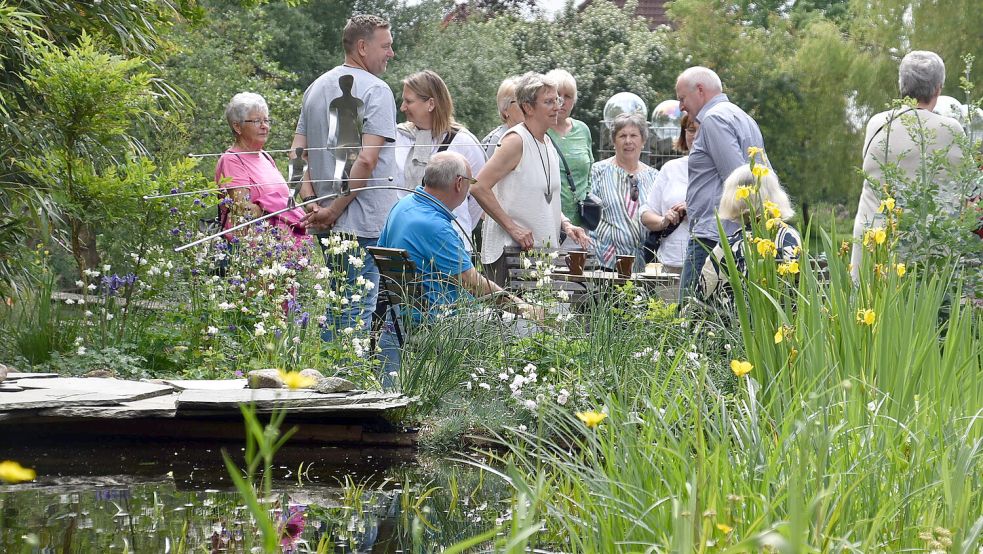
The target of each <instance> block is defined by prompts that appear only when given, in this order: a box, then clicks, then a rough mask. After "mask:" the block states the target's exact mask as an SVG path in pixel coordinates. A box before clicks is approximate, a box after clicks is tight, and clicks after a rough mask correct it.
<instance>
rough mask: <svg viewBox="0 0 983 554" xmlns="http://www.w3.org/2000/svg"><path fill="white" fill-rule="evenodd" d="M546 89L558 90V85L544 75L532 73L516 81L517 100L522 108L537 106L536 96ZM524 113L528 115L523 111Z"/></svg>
mask: <svg viewBox="0 0 983 554" xmlns="http://www.w3.org/2000/svg"><path fill="white" fill-rule="evenodd" d="M544 88H551V89H553V90H556V83H554V82H553V81H551V80H549V79H547V78H546V75H543V74H542V73H536V72H535V71H530V72H529V73H525V74H523V75H521V76H519V78H518V79H516V80H515V100H516V102H518V103H519V107H520V108H521V107H522V105H523V104H536V95H538V94H539V91H540V90H542V89H544ZM522 113H526V111H525V110H522Z"/></svg>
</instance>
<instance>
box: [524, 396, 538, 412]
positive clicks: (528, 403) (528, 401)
mask: <svg viewBox="0 0 983 554" xmlns="http://www.w3.org/2000/svg"><path fill="white" fill-rule="evenodd" d="M522 405H523V406H525V407H526V409H529V410H535V409H536V401H535V400H532V399H531V398H527V399H526V400H525V401H524V402H523V403H522Z"/></svg>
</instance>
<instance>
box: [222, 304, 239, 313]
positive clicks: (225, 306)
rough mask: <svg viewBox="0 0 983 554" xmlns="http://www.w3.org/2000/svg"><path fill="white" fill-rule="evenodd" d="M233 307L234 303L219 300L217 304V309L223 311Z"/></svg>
mask: <svg viewBox="0 0 983 554" xmlns="http://www.w3.org/2000/svg"><path fill="white" fill-rule="evenodd" d="M235 307H236V305H235V304H232V303H229V302H220V303H219V305H218V309H220V310H222V311H223V312H227V311H229V310H231V309H234V308H235Z"/></svg>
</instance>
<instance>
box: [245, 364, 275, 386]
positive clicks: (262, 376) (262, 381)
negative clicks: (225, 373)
mask: <svg viewBox="0 0 983 554" xmlns="http://www.w3.org/2000/svg"><path fill="white" fill-rule="evenodd" d="M246 379H248V380H249V388H251V389H282V388H283V379H281V378H280V372H279V371H277V370H275V369H254V370H252V371H250V372H249V373H247V374H246Z"/></svg>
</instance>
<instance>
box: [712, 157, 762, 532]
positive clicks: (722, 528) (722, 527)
mask: <svg viewBox="0 0 983 554" xmlns="http://www.w3.org/2000/svg"><path fill="white" fill-rule="evenodd" d="M752 148H753V146H752ZM717 529H720V531H721V532H723V533H724V534H725V535H729V534H730V532H731V531H733V530H734V528H733V527H731V526H730V525H727V524H726V523H718V524H717Z"/></svg>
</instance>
